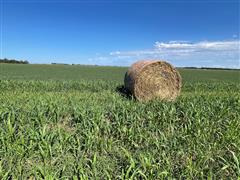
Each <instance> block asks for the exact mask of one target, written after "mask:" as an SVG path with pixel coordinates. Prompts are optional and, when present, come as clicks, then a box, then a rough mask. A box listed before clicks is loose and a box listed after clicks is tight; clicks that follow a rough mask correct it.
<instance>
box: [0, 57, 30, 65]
mask: <svg viewBox="0 0 240 180" xmlns="http://www.w3.org/2000/svg"><path fill="white" fill-rule="evenodd" d="M0 63H8V64H29V62H28V61H26V60H15V59H7V58H4V59H0Z"/></svg>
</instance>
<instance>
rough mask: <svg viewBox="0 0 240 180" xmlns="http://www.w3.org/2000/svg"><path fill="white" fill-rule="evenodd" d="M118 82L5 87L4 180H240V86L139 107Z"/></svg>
mask: <svg viewBox="0 0 240 180" xmlns="http://www.w3.org/2000/svg"><path fill="white" fill-rule="evenodd" d="M119 85H121V83H118V82H115V81H100V80H99V81H84V80H82V81H23V80H1V81H0V104H1V106H0V179H8V178H13V179H15V178H19V179H20V178H22V179H26V178H33V177H36V178H44V179H54V178H55V179H61V178H62V179H66V178H73V179H90V178H91V179H172V178H176V179H181V178H182V179H206V178H215V179H227V178H232V179H237V178H239V177H240V133H239V132H240V114H239V112H240V106H239V104H240V93H239V90H240V85H239V83H236V82H234V81H232V82H225V83H220V82H213V83H207V82H198V83H193V82H192V83H185V84H184V86H183V91H182V95H181V96H180V97H179V98H178V99H177V101H176V102H161V101H157V100H156V101H152V102H147V103H141V102H137V101H135V100H134V99H131V98H130V99H128V98H126V97H124V96H121V95H120V94H119V93H118V92H117V91H116V87H118V86H119Z"/></svg>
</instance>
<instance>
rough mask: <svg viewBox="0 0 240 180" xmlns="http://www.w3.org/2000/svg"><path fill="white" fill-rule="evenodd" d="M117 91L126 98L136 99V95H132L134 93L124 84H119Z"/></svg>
mask: <svg viewBox="0 0 240 180" xmlns="http://www.w3.org/2000/svg"><path fill="white" fill-rule="evenodd" d="M115 91H116V92H117V93H118V94H120V95H121V96H122V97H124V98H126V99H135V97H134V96H133V95H132V93H131V92H130V91H129V90H127V89H126V88H125V87H124V85H120V86H117V87H116V89H115Z"/></svg>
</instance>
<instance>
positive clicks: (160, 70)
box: [124, 60, 182, 101]
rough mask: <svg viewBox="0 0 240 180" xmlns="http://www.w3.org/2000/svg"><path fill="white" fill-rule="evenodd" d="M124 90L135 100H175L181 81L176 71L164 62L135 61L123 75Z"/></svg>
mask: <svg viewBox="0 0 240 180" xmlns="http://www.w3.org/2000/svg"><path fill="white" fill-rule="evenodd" d="M124 84H125V88H126V89H127V90H128V91H130V92H131V93H132V94H133V95H134V96H135V97H136V99H138V100H140V101H148V100H152V99H155V98H159V99H162V100H175V99H176V97H177V96H178V95H179V94H180V91H181V86H182V80H181V76H180V74H179V73H178V71H177V70H176V69H175V68H174V67H173V66H172V65H171V64H169V63H167V62H165V61H158V60H155V61H145V60H143V61H137V62H136V63H134V64H133V65H132V66H131V67H130V68H129V70H128V71H127V72H126V74H125V79H124Z"/></svg>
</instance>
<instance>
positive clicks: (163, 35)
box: [0, 0, 240, 68]
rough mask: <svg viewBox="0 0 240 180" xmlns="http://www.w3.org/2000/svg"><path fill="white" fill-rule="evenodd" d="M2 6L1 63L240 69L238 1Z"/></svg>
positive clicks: (31, 0)
mask: <svg viewBox="0 0 240 180" xmlns="http://www.w3.org/2000/svg"><path fill="white" fill-rule="evenodd" d="M0 1H1V9H0V10H1V13H0V14H1V18H0V20H1V58H5V57H6V58H15V59H26V60H29V61H30V62H31V63H51V62H59V63H74V64H98V65H119V66H128V65H130V64H131V63H132V62H134V61H136V60H139V59H164V60H167V61H169V62H171V63H173V64H174V65H175V66H198V67H201V66H208V67H233V68H240V65H239V1H235V0H201V1H200V0H195V1H194V0H179V1H177V0H169V1H167V0H162V1H161V0H159V1H156V0H150V1H147V0H146V1H145V0H129V1H127V0H115V1H110V0H99V1H96V0H95V1H92V0H89V1H86V0H82V1H80V0H78V1H77V0H41V1H40V0H0Z"/></svg>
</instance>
